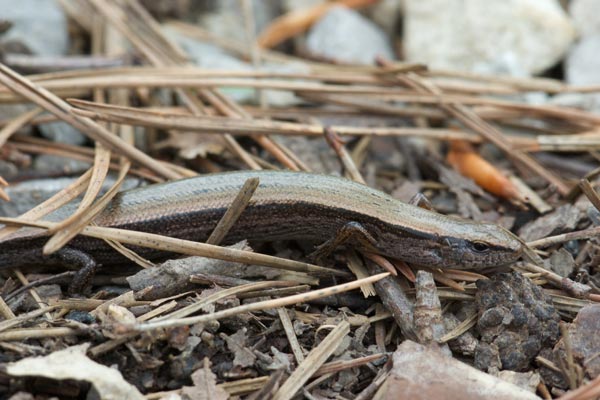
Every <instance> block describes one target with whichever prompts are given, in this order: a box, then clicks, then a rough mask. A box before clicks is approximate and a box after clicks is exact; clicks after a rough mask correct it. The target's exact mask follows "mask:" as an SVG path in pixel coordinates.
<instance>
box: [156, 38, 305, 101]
mask: <svg viewBox="0 0 600 400" xmlns="http://www.w3.org/2000/svg"><path fill="white" fill-rule="evenodd" d="M164 33H165V34H166V35H167V36H168V37H169V38H170V39H171V40H173V41H174V42H176V43H177V44H178V45H179V46H181V48H182V49H183V50H184V51H185V52H186V53H187V54H188V56H189V57H190V61H192V62H193V63H194V64H195V65H197V66H199V67H202V68H206V69H214V70H227V71H254V70H258V71H266V72H280V73H285V72H289V73H307V72H309V68H308V66H306V65H305V64H303V63H299V62H298V63H287V64H272V63H265V64H261V66H260V68H258V69H257V68H254V66H252V64H250V63H247V62H245V61H242V60H240V59H238V58H236V57H234V56H233V55H231V54H230V53H228V52H226V51H225V50H223V49H222V48H220V47H217V46H215V45H213V44H210V43H205V42H202V41H199V40H195V39H192V38H189V37H186V36H184V35H182V34H180V33H178V32H177V31H175V30H173V29H169V28H165V29H164ZM221 91H222V92H223V93H224V94H225V95H227V96H229V97H231V98H232V99H234V100H235V101H238V102H242V103H250V102H254V101H255V100H256V95H255V90H254V89H252V88H224V89H221ZM263 93H264V95H265V100H266V102H267V103H268V104H269V105H272V106H274V107H284V106H291V105H295V104H299V103H301V102H302V101H301V100H300V99H299V98H298V97H296V96H295V95H294V94H293V93H291V92H287V91H281V90H264V91H263Z"/></svg>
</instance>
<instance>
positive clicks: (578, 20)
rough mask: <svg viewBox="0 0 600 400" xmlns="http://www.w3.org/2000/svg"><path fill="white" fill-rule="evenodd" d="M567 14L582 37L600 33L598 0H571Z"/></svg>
mask: <svg viewBox="0 0 600 400" xmlns="http://www.w3.org/2000/svg"><path fill="white" fill-rule="evenodd" d="M569 14H571V19H572V20H573V22H574V24H575V26H576V27H577V30H578V31H579V33H580V35H581V36H582V37H585V36H588V35H591V34H594V33H600V13H598V0H571V1H569Z"/></svg>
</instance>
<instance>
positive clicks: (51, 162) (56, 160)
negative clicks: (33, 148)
mask: <svg viewBox="0 0 600 400" xmlns="http://www.w3.org/2000/svg"><path fill="white" fill-rule="evenodd" d="M91 166H92V164H91V163H89V162H87V161H81V160H76V159H74V158H68V157H63V156H59V155H54V154H40V155H39V156H37V157H35V159H34V160H33V169H34V170H36V171H39V172H40V173H43V174H44V175H45V176H49V175H50V176H52V175H56V176H64V175H75V174H80V173H83V172H85V171H86V170H87V169H88V168H90V167H91Z"/></svg>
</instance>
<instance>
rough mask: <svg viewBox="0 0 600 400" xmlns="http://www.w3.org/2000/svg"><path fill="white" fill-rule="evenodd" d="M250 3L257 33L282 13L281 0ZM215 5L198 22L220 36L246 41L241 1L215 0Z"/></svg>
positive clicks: (258, 0) (255, 0)
mask: <svg viewBox="0 0 600 400" xmlns="http://www.w3.org/2000/svg"><path fill="white" fill-rule="evenodd" d="M250 5H251V12H252V16H253V18H254V27H255V33H256V34H259V33H260V32H261V31H262V30H263V29H264V28H265V27H266V26H267V25H268V24H269V23H270V22H271V21H272V20H273V19H275V18H276V17H277V16H278V15H279V14H280V13H281V3H280V1H279V0H252V1H250ZM214 6H215V8H214V10H213V11H212V12H208V13H204V14H202V15H201V16H200V18H199V19H198V24H199V25H200V26H202V27H203V28H204V29H207V30H208V31H210V32H212V33H213V34H215V35H217V36H219V37H223V38H227V39H230V40H236V41H238V42H241V43H246V42H247V40H248V39H247V37H246V36H247V35H246V27H245V26H244V21H245V20H244V14H243V9H242V7H241V5H240V1H239V0H219V1H217V2H214Z"/></svg>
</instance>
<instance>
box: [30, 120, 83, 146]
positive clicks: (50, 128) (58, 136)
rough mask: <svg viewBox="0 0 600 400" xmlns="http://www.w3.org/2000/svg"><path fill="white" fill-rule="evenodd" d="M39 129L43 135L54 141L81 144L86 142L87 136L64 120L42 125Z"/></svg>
mask: <svg viewBox="0 0 600 400" xmlns="http://www.w3.org/2000/svg"><path fill="white" fill-rule="evenodd" d="M39 129H40V133H41V134H42V136H44V137H45V138H46V139H49V140H52V141H53V142H58V143H65V144H72V145H74V146H79V145H81V144H83V143H85V140H86V137H85V136H84V135H83V134H82V133H81V132H79V131H78V130H77V129H75V128H73V127H72V126H71V125H69V124H67V123H66V122H63V121H56V122H50V123H48V124H44V125H40V126H39Z"/></svg>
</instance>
